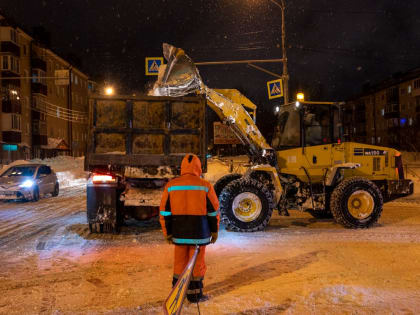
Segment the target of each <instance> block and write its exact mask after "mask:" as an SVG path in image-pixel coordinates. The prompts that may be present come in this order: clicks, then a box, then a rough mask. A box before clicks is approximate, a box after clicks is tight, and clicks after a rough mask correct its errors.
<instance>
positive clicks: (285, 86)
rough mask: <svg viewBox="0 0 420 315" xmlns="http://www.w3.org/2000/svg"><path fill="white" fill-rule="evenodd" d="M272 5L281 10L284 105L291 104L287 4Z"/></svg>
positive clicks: (273, 0) (274, 1) (274, 2)
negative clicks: (286, 21) (286, 19)
mask: <svg viewBox="0 0 420 315" xmlns="http://www.w3.org/2000/svg"><path fill="white" fill-rule="evenodd" d="M269 1H270V2H271V3H273V4H275V5H276V6H278V7H279V8H280V9H281V46H282V51H283V58H282V59H283V89H284V92H283V93H284V104H288V103H289V73H288V72H287V56H286V23H285V21H284V18H285V10H286V4H285V2H284V0H280V2H281V3H278V2H277V1H276V0H269Z"/></svg>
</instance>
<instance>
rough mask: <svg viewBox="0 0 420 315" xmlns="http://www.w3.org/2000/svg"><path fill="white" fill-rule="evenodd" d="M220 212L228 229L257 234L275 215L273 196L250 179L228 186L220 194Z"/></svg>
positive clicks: (240, 180) (239, 180)
mask: <svg viewBox="0 0 420 315" xmlns="http://www.w3.org/2000/svg"><path fill="white" fill-rule="evenodd" d="M219 199H220V212H221V215H222V222H223V223H224V224H225V225H226V229H228V230H232V231H238V232H255V231H260V230H262V229H264V228H265V227H266V226H267V224H268V221H269V220H270V218H271V215H272V214H273V208H274V206H273V196H272V193H271V192H270V191H269V190H268V188H267V187H266V186H264V185H263V184H262V183H260V182H259V181H256V180H255V179H252V178H249V177H243V178H241V179H237V180H234V181H232V182H231V183H230V184H228V185H227V186H226V187H225V189H223V191H222V192H221V194H220V197H219Z"/></svg>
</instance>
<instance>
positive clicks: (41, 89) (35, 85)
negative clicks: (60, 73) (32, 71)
mask: <svg viewBox="0 0 420 315" xmlns="http://www.w3.org/2000/svg"><path fill="white" fill-rule="evenodd" d="M31 86H32V93H38V94H42V95H45V96H47V95H48V89H47V86H46V85H45V84H42V83H39V82H32V84H31Z"/></svg>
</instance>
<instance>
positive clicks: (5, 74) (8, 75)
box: [1, 70, 20, 87]
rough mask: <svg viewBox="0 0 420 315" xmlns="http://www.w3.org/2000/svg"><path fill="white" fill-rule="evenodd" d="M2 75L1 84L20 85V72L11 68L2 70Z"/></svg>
mask: <svg viewBox="0 0 420 315" xmlns="http://www.w3.org/2000/svg"><path fill="white" fill-rule="evenodd" d="M1 77H2V80H1V86H8V85H14V86H16V87H20V79H17V77H20V74H19V73H17V72H14V71H10V70H1ZM8 78H13V79H8Z"/></svg>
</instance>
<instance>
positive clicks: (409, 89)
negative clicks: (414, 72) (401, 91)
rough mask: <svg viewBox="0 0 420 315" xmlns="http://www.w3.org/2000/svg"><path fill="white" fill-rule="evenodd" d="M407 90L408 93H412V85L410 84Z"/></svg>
mask: <svg viewBox="0 0 420 315" xmlns="http://www.w3.org/2000/svg"><path fill="white" fill-rule="evenodd" d="M407 92H408V94H411V85H409V86H408V88H407Z"/></svg>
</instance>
